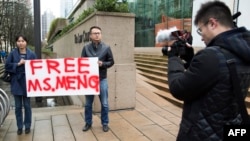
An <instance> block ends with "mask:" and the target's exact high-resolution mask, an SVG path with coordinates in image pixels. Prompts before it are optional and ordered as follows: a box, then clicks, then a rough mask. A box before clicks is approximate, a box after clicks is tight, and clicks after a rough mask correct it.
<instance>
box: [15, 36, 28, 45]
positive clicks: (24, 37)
mask: <svg viewBox="0 0 250 141" xmlns="http://www.w3.org/2000/svg"><path fill="white" fill-rule="evenodd" d="M20 37H22V38H23V40H24V41H26V42H27V43H28V39H27V37H26V36H24V35H23V34H19V35H17V36H16V38H15V41H16V42H17V41H18V39H19V38H20Z"/></svg>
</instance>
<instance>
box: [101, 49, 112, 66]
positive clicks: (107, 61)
mask: <svg viewBox="0 0 250 141" xmlns="http://www.w3.org/2000/svg"><path fill="white" fill-rule="evenodd" d="M113 65H114V58H113V54H112V51H111V49H110V47H108V48H107V54H106V59H105V61H103V65H102V66H101V68H109V67H111V66H113Z"/></svg>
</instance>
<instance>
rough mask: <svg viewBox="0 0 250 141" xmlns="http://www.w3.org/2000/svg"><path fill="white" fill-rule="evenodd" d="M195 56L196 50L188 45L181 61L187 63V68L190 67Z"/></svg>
mask: <svg viewBox="0 0 250 141" xmlns="http://www.w3.org/2000/svg"><path fill="white" fill-rule="evenodd" d="M193 56H194V48H193V47H192V46H191V45H190V44H188V43H186V47H185V54H184V55H181V56H180V58H181V59H183V60H185V61H186V63H185V65H184V67H185V68H188V67H189V65H190V63H191V61H192V59H193Z"/></svg>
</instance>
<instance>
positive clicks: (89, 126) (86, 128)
mask: <svg viewBox="0 0 250 141" xmlns="http://www.w3.org/2000/svg"><path fill="white" fill-rule="evenodd" d="M90 128H91V124H87V123H86V124H85V126H84V127H83V128H82V131H88V130H89V129H90Z"/></svg>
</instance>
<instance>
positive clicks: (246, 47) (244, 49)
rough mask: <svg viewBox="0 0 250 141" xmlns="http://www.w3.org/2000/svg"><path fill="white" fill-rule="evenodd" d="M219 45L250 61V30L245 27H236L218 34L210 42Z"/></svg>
mask: <svg viewBox="0 0 250 141" xmlns="http://www.w3.org/2000/svg"><path fill="white" fill-rule="evenodd" d="M210 46H219V47H222V48H224V49H227V50H229V51H231V52H232V53H234V54H235V55H236V56H238V57H239V58H241V59H242V60H244V61H246V62H248V63H250V32H249V31H248V30H247V29H246V28H245V27H240V28H235V29H233V30H230V31H226V32H223V33H221V34H219V35H218V36H216V37H215V38H214V39H213V40H212V41H211V42H210V43H209V44H208V47H210Z"/></svg>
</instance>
